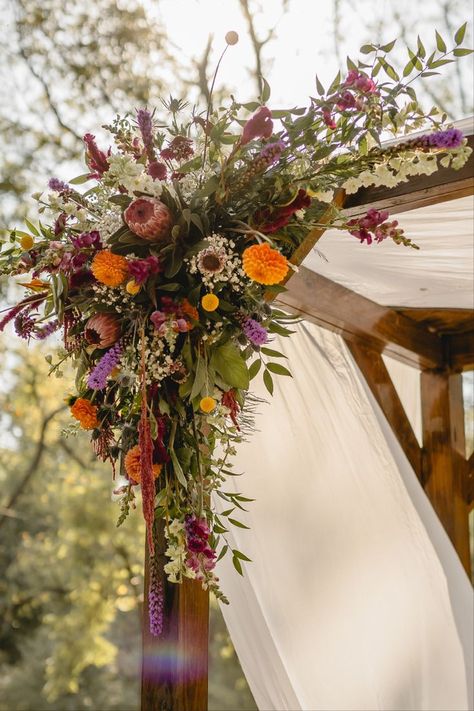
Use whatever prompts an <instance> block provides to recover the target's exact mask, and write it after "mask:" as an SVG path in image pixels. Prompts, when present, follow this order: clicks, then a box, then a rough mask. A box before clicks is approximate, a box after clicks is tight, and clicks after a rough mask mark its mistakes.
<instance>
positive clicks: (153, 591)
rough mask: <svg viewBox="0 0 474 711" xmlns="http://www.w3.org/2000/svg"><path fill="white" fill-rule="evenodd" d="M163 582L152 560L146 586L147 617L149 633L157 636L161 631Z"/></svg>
mask: <svg viewBox="0 0 474 711" xmlns="http://www.w3.org/2000/svg"><path fill="white" fill-rule="evenodd" d="M163 607H164V590H163V583H162V581H161V579H160V577H159V575H158V571H157V566H156V562H155V561H154V560H152V563H151V566H150V587H149V588H148V617H149V622H150V634H152V635H153V636H154V637H159V636H160V635H161V634H162V633H163Z"/></svg>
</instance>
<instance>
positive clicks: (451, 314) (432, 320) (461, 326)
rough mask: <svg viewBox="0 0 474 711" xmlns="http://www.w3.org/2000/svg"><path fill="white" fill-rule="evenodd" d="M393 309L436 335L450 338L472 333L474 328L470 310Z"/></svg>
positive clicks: (473, 314) (473, 319)
mask: <svg viewBox="0 0 474 711" xmlns="http://www.w3.org/2000/svg"><path fill="white" fill-rule="evenodd" d="M394 308H395V310H396V311H398V312H399V313H401V314H403V316H407V318H410V319H411V320H412V321H416V322H417V323H419V324H421V325H422V326H423V327H424V328H426V329H427V330H428V331H431V332H432V333H437V334H438V335H448V336H451V335H454V334H458V333H466V332H467V331H472V330H473V328H474V311H473V310H472V309H427V308H411V309H407V308H403V309H400V308H397V307H394Z"/></svg>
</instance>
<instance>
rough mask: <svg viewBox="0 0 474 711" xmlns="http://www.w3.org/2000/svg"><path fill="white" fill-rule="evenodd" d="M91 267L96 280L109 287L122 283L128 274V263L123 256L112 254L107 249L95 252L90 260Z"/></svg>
mask: <svg viewBox="0 0 474 711" xmlns="http://www.w3.org/2000/svg"><path fill="white" fill-rule="evenodd" d="M91 269H92V274H93V275H94V276H95V278H96V279H97V281H100V283H101V284H105V285H106V286H111V287H115V286H120V284H123V282H124V281H125V279H126V277H127V274H128V264H127V260H126V259H125V257H122V256H121V255H120V254H113V252H109V251H108V250H107V249H102V250H101V251H100V252H97V254H96V255H95V257H94V259H93V260H92V266H91Z"/></svg>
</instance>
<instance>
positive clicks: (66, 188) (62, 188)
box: [48, 178, 72, 193]
mask: <svg viewBox="0 0 474 711" xmlns="http://www.w3.org/2000/svg"><path fill="white" fill-rule="evenodd" d="M48 188H49V189H50V190H54V191H55V192H57V193H69V192H71V190H72V188H71V186H70V185H68V183H65V182H64V181H63V180H59V178H50V179H49V181H48Z"/></svg>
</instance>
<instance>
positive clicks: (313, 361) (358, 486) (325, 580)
mask: <svg viewBox="0 0 474 711" xmlns="http://www.w3.org/2000/svg"><path fill="white" fill-rule="evenodd" d="M297 330H298V333H297V334H295V335H294V336H293V337H292V338H291V339H281V340H280V341H278V343H276V342H275V346H276V347H277V348H278V349H279V350H281V351H283V352H284V353H285V354H286V355H287V356H288V358H289V362H290V366H291V368H292V371H293V373H294V378H293V379H290V378H281V377H280V378H276V379H275V380H276V384H275V396H274V397H273V398H271V400H270V403H269V404H268V405H261V406H260V411H261V412H260V416H259V417H258V418H257V428H258V429H259V433H258V435H257V436H254V437H253V438H251V440H250V441H249V442H248V443H246V444H244V445H243V446H241V447H240V448H239V453H238V458H237V468H238V470H239V471H243V472H244V474H243V476H242V477H234V478H233V479H232V480H231V482H230V484H229V486H230V487H232V488H233V489H235V491H240V492H243V493H244V494H245V495H247V496H252V497H255V499H256V501H255V502H253V503H251V504H249V513H248V514H244V513H242V512H239V513H241V515H240V516H237V515H236V514H234V515H236V518H240V519H241V520H242V521H244V522H245V523H246V524H248V525H249V526H250V527H251V529H252V530H251V532H249V531H245V530H243V529H235V530H233V532H232V534H231V535H232V542H233V544H234V545H235V546H236V547H237V548H238V549H240V550H242V551H244V552H245V553H246V554H247V555H248V556H249V557H250V558H251V559H252V560H253V561H254V562H253V563H250V564H245V563H244V568H245V577H243V578H240V576H238V575H237V574H236V573H235V571H234V569H233V567H232V563H231V560H230V558H228V557H226V558H224V559H223V560H222V561H221V562H220V563H219V571H218V572H219V575H220V578H221V582H222V587H223V589H224V590H225V591H226V593H227V594H228V596H229V598H230V602H231V604H230V606H228V607H226V606H223V613H224V616H225V619H226V622H227V625H228V628H229V631H230V634H231V637H232V640H233V642H234V645H235V648H236V650H237V653H238V656H239V659H240V661H241V664H242V667H243V670H244V673H245V674H246V677H247V680H248V682H249V684H250V687H251V689H252V692H253V694H254V697H255V700H256V703H257V705H258V708H259V709H260V711H267V710H275V711H286V710H289V711H297V710H299V709H302V710H304V711H331V710H333V711H357V710H359V709H360V710H361V711H371V710H372V709H384V710H393V711H404V710H406V711H415V710H425V709H426V710H429V711H435V710H436V711H454V710H456V711H463V710H465V709H470V708H471V705H470V703H469V701H468V693H469V692H468V688H472V681H469V680H472V661H473V649H472V637H471V631H472V629H473V603H472V591H471V587H470V583H469V581H468V579H467V576H466V574H465V572H464V570H463V568H462V566H461V564H460V562H459V560H458V558H457V555H456V553H455V551H454V549H453V547H452V545H451V543H450V541H449V539H448V538H447V536H446V534H445V533H444V530H443V528H442V526H441V524H440V522H439V520H438V519H437V517H436V515H435V513H434V511H433V509H432V508H431V505H430V503H429V501H428V500H427V498H426V496H425V494H424V493H423V491H422V489H421V487H420V486H419V484H418V481H417V479H416V476H415V474H414V472H413V471H412V469H411V467H410V465H409V463H408V461H407V459H406V457H405V455H404V453H403V451H402V450H401V448H400V446H399V444H398V442H397V441H396V439H395V437H394V436H393V434H392V432H391V430H390V428H389V426H388V425H387V423H386V421H385V419H384V417H383V414H382V413H381V411H380V410H379V408H378V405H377V404H376V402H375V400H374V399H373V397H372V395H371V393H370V391H369V390H368V388H367V386H366V384H365V382H364V380H363V378H362V377H361V375H360V373H359V371H358V369H357V367H356V365H355V363H354V361H353V360H352V357H351V355H350V353H349V352H348V350H347V348H346V347H345V345H344V343H343V341H342V340H341V339H340V337H339V336H337V335H335V334H333V333H329V332H327V331H323V330H321V329H319V328H317V327H315V326H311V325H308V324H305V325H299V326H298V327H297ZM407 377H409V376H408V375H407ZM397 378H398V380H400V379H403V373H400V372H399V373H398V375H397ZM254 382H255V381H254ZM259 394H260V395H261V396H265V391H264V390H263V388H260V390H259ZM415 400H416V399H415V398H414V399H413V402H415ZM412 417H416V413H412Z"/></svg>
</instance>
